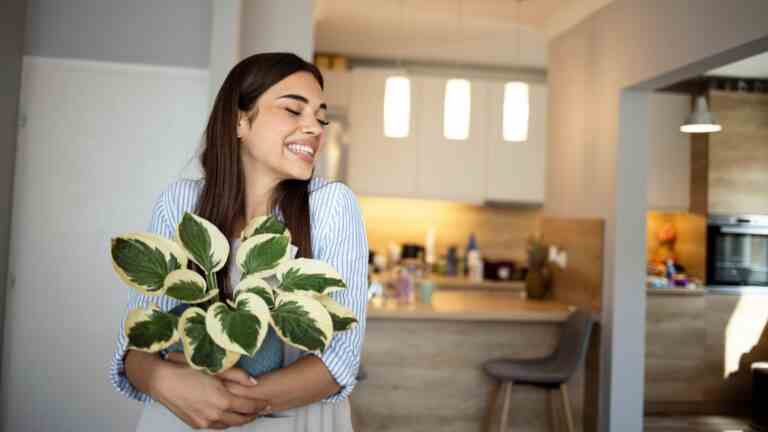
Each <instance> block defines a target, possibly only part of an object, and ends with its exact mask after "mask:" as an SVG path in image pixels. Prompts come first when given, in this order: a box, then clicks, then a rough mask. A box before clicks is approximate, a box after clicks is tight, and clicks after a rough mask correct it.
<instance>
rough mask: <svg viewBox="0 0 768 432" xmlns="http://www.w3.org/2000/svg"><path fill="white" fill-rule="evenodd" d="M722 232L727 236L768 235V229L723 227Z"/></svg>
mask: <svg viewBox="0 0 768 432" xmlns="http://www.w3.org/2000/svg"><path fill="white" fill-rule="evenodd" d="M720 232H721V233H725V234H752V235H768V228H741V227H722V228H720Z"/></svg>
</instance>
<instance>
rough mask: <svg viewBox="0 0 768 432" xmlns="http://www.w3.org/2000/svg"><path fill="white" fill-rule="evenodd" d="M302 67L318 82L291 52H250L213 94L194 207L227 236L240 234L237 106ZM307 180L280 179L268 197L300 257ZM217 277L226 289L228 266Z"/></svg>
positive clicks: (306, 244) (304, 251) (244, 107)
mask: <svg viewBox="0 0 768 432" xmlns="http://www.w3.org/2000/svg"><path fill="white" fill-rule="evenodd" d="M302 71H303V72H309V73H311V74H312V76H314V77H315V79H316V80H317V82H318V83H319V84H320V87H321V88H323V86H324V83H323V76H322V74H321V73H320V71H319V70H318V69H317V67H315V65H313V64H311V63H308V62H306V61H304V60H303V59H301V58H300V57H298V56H297V55H295V54H291V53H263V54H256V55H252V56H250V57H247V58H245V59H244V60H242V61H241V62H240V63H238V64H237V65H235V67H234V68H232V70H231V71H230V72H229V74H228V75H227V78H226V79H225V80H224V83H223V84H222V85H221V88H220V89H219V93H218V95H216V100H215V102H214V104H213V109H212V110H211V115H210V117H209V118H208V125H207V126H206V128H205V132H204V148H203V151H202V154H201V155H200V164H201V165H202V168H203V173H204V186H203V191H202V193H201V195H200V198H199V200H198V202H197V209H196V213H197V214H198V215H199V216H201V217H203V218H205V219H207V220H209V221H211V222H212V223H213V224H214V225H216V226H217V227H218V228H219V229H220V230H221V231H222V232H223V233H224V234H225V235H226V236H227V238H233V237H236V236H238V235H239V234H240V233H235V232H233V231H234V230H235V224H236V222H237V221H238V219H241V218H244V217H245V173H244V171H243V165H242V160H241V158H240V143H239V140H238V138H237V131H236V128H237V121H238V112H239V111H243V112H249V111H250V110H251V109H252V108H253V107H254V106H255V105H256V102H257V101H258V99H259V97H260V96H261V95H262V94H263V93H264V92H265V91H267V89H269V88H270V87H272V86H273V85H275V84H277V83H278V82H280V81H282V80H283V79H284V78H286V77H288V76H289V75H291V74H294V73H296V72H302ZM257 115H258V114H257ZM308 186H309V180H284V181H282V182H280V183H279V184H278V185H277V186H276V187H275V189H274V190H273V191H272V195H271V197H270V200H269V208H270V209H271V210H274V209H277V208H279V209H280V212H281V213H282V216H283V219H284V221H285V224H286V226H287V227H288V229H289V230H290V231H291V238H292V243H293V244H294V245H296V246H297V247H298V248H299V250H298V253H297V256H299V257H305V258H311V257H312V242H311V237H310V235H311V230H310V225H309V191H308ZM246 222H247V221H246ZM231 253H234V251H232V252H231ZM217 278H218V283H219V289H220V290H221V292H222V293H231V292H232V289H231V288H232V287H231V286H230V285H231V284H230V282H229V268H228V267H227V266H224V267H223V268H222V269H221V271H219V272H218V273H217Z"/></svg>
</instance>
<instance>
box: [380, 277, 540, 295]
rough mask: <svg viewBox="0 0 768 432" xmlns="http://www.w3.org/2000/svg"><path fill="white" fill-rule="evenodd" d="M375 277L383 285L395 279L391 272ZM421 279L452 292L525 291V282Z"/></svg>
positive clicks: (465, 278) (460, 278)
mask: <svg viewBox="0 0 768 432" xmlns="http://www.w3.org/2000/svg"><path fill="white" fill-rule="evenodd" d="M375 277H376V278H377V279H378V280H379V281H381V282H382V283H385V284H390V285H391V284H392V283H393V282H394V279H395V275H394V274H393V273H391V272H386V273H379V274H376V275H375ZM423 279H429V280H432V281H434V282H435V285H436V286H437V287H438V289H452V290H465V289H472V290H478V289H479V290H494V291H495V290H501V291H509V292H518V293H519V292H523V291H525V281H521V280H509V281H495V280H482V281H473V280H470V279H469V278H467V277H459V276H442V275H436V274H430V275H428V276H426V277H424V278H423Z"/></svg>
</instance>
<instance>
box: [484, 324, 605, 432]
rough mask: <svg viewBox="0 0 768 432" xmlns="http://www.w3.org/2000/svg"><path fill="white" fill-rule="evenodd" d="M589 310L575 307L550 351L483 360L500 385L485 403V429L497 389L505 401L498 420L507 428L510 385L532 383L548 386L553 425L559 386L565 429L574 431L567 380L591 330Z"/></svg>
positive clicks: (502, 429)
mask: <svg viewBox="0 0 768 432" xmlns="http://www.w3.org/2000/svg"><path fill="white" fill-rule="evenodd" d="M592 325H593V320H592V314H591V313H590V312H589V311H587V310H585V309H576V310H575V311H573V312H572V313H571V315H570V316H569V317H568V319H567V320H566V321H565V323H564V324H563V331H562V333H561V335H560V340H559V342H558V345H557V348H555V350H554V352H552V353H551V354H550V355H548V356H546V357H542V358H535V359H507V358H502V359H495V360H490V361H487V362H486V363H484V364H483V370H484V371H485V373H486V374H487V375H488V376H489V377H490V378H492V379H493V380H495V381H496V382H497V383H500V384H501V385H500V386H499V385H497V386H496V389H495V391H494V393H493V396H492V397H491V401H490V403H489V406H488V428H487V429H488V430H490V428H491V425H493V411H494V406H495V405H496V399H497V397H498V393H499V391H503V394H504V403H503V408H502V412H501V421H500V422H499V429H498V430H499V431H500V432H506V428H507V420H508V419H509V402H510V398H511V394H512V385H513V384H518V385H531V386H536V387H540V388H544V389H546V390H547V394H548V397H549V398H550V404H551V406H552V416H553V419H552V420H553V425H554V424H555V423H554V422H555V421H557V418H556V417H555V411H554V410H555V405H554V403H553V401H552V399H553V398H554V397H555V396H556V394H557V389H558V388H559V389H560V393H561V394H562V401H563V410H564V411H565V418H566V422H567V425H568V432H574V430H575V429H574V425H573V417H572V416H571V403H570V400H569V398H568V388H567V386H566V383H567V382H568V380H570V378H571V376H573V374H574V372H576V370H577V369H578V368H579V366H581V363H582V362H583V361H584V358H585V357H586V353H587V347H588V345H589V335H590V334H591V332H592Z"/></svg>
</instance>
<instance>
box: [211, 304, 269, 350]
mask: <svg viewBox="0 0 768 432" xmlns="http://www.w3.org/2000/svg"><path fill="white" fill-rule="evenodd" d="M269 321H270V316H269V307H267V304H266V303H264V300H262V299H261V298H260V297H259V296H257V295H256V294H251V293H247V292H245V293H241V294H240V295H239V296H237V299H236V300H235V307H234V308H233V309H230V308H229V307H228V306H227V305H225V304H224V303H214V304H213V305H212V306H211V307H210V308H208V312H207V313H206V316H205V325H206V328H207V329H208V334H209V335H211V338H213V340H214V341H215V342H216V343H217V344H218V345H219V346H220V347H222V348H225V349H226V350H228V351H235V352H239V353H240V354H245V355H248V356H251V357H252V356H253V355H254V354H256V351H258V350H259V348H260V347H261V344H262V342H264V338H265V337H266V336H267V330H269Z"/></svg>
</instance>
